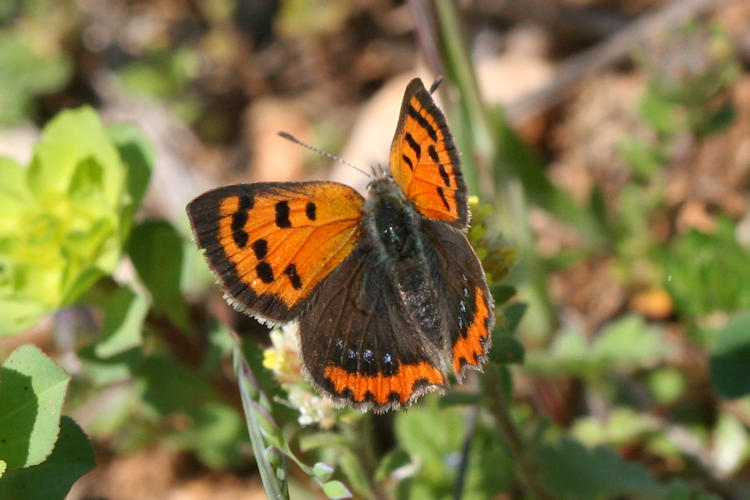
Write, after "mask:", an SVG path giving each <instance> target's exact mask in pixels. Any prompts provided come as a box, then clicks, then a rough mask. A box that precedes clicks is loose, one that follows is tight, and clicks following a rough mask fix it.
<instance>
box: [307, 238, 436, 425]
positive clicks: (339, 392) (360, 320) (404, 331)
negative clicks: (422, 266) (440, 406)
mask: <svg viewBox="0 0 750 500" xmlns="http://www.w3.org/2000/svg"><path fill="white" fill-rule="evenodd" d="M365 247H366V244H364V245H362V246H360V247H359V249H358V250H355V251H354V253H353V254H352V255H351V256H350V257H349V258H348V259H347V260H346V261H344V263H343V264H342V265H341V266H339V268H338V269H336V270H335V271H334V272H333V273H331V275H330V276H329V277H328V278H327V279H326V280H325V281H324V282H323V283H322V284H321V286H320V288H319V289H318V290H317V291H316V294H315V297H314V299H313V300H312V301H311V303H310V307H309V309H306V311H305V312H304V313H303V315H302V316H301V317H300V323H299V328H300V341H301V346H302V359H303V361H304V365H305V367H306V368H307V372H308V376H309V378H310V379H311V381H312V382H313V384H314V385H315V386H316V388H317V389H318V390H319V391H320V392H322V393H324V394H326V395H328V396H330V397H331V398H332V399H333V400H334V401H336V402H338V403H341V404H348V405H351V406H354V407H356V408H359V409H360V410H373V411H375V412H383V411H386V410H389V409H396V408H402V407H405V406H408V405H410V404H411V403H413V402H414V401H415V400H416V399H417V398H419V396H421V395H422V394H424V393H426V392H429V391H434V390H443V389H444V387H445V384H446V379H445V375H444V373H443V370H442V366H441V364H440V349H441V346H435V345H434V344H432V343H431V342H430V340H429V339H427V338H426V337H425V336H424V335H422V334H420V333H419V331H418V329H417V328H416V326H415V325H413V324H411V322H410V320H409V319H408V318H407V315H406V314H405V312H404V309H403V306H402V305H401V301H400V298H399V297H398V296H396V295H395V292H394V291H393V289H392V287H391V284H390V283H389V282H388V280H387V278H386V276H385V270H384V269H382V268H381V267H379V263H378V261H377V259H376V258H375V257H374V256H373V255H372V254H371V253H369V252H368V251H367V249H366V248H365Z"/></svg>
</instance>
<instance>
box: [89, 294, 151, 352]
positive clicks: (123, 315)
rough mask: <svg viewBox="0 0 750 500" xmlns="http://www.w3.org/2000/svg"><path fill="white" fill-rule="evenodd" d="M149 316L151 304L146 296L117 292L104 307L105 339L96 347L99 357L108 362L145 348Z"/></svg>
mask: <svg viewBox="0 0 750 500" xmlns="http://www.w3.org/2000/svg"><path fill="white" fill-rule="evenodd" d="M147 312H148V302H147V301H146V298H145V297H144V296H143V295H139V294H137V293H135V292H133V291H132V290H131V289H129V288H125V287H121V288H118V289H117V290H115V292H114V293H113V294H112V296H111V297H108V298H107V300H106V301H105V303H104V323H103V324H102V339H101V340H100V341H99V342H97V343H96V346H95V347H94V352H95V353H96V355H97V356H98V357H100V358H108V357H110V356H113V355H115V354H120V353H123V352H125V351H127V350H129V349H131V348H133V347H137V346H139V345H141V342H142V337H141V332H142V329H143V320H144V319H145V318H146V313H147Z"/></svg>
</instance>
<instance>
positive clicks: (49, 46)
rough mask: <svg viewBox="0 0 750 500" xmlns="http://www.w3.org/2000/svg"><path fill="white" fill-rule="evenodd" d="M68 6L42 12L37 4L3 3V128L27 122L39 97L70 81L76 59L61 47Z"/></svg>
mask: <svg viewBox="0 0 750 500" xmlns="http://www.w3.org/2000/svg"><path fill="white" fill-rule="evenodd" d="M67 3H68V2H67V1H62V2H55V4H57V5H54V6H53V5H52V4H50V5H49V6H41V7H42V8H40V6H39V5H38V2H36V1H29V2H11V1H5V2H2V4H3V5H2V6H0V125H11V124H15V123H18V122H21V121H23V120H25V119H27V118H28V116H29V114H31V113H32V112H33V111H34V109H33V99H34V98H35V97H36V96H38V95H41V94H48V93H52V92H55V91H57V90H60V89H61V88H62V87H63V86H64V85H65V84H67V82H68V81H69V80H70V77H71V73H72V71H71V70H72V68H71V59H72V58H71V55H70V54H69V53H68V52H66V51H64V50H62V47H61V46H60V45H61V42H62V38H63V37H64V34H65V33H64V31H65V29H66V26H65V23H61V22H60V15H59V14H60V11H61V10H63V9H65V8H66V7H67V5H66V4H67ZM13 4H15V5H13ZM35 4H37V5H35Z"/></svg>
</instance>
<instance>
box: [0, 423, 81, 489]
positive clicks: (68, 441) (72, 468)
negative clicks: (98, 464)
mask: <svg viewBox="0 0 750 500" xmlns="http://www.w3.org/2000/svg"><path fill="white" fill-rule="evenodd" d="M94 465H95V458H94V450H93V449H92V448H91V445H90V444H89V442H88V439H86V435H85V434H84V433H83V431H82V430H81V428H80V427H78V424H76V423H75V422H74V421H73V419H71V418H69V417H62V419H61V420H60V434H59V437H58V439H57V442H56V443H55V448H54V449H53V450H52V453H51V454H50V455H49V456H48V457H47V459H46V460H45V461H44V462H42V463H40V464H38V465H34V466H31V467H27V468H23V469H14V470H9V471H8V472H7V473H6V474H5V476H3V477H2V478H0V500H16V499H19V498H23V499H24V500H48V499H51V498H65V496H66V494H67V493H68V491H69V490H70V488H71V486H73V483H75V482H76V480H78V478H79V477H81V476H83V475H84V474H86V473H87V472H88V471H90V470H91V469H93V468H94Z"/></svg>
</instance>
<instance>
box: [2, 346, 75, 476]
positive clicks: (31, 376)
mask: <svg viewBox="0 0 750 500" xmlns="http://www.w3.org/2000/svg"><path fill="white" fill-rule="evenodd" d="M69 382H70V377H69V376H68V375H67V374H66V373H65V372H64V371H62V370H61V369H60V368H59V367H58V366H57V365H56V364H55V363H53V362H52V360H50V359H49V358H48V357H47V356H46V355H45V354H44V353H42V351H40V350H39V348H37V347H35V346H33V345H23V346H21V347H19V348H18V349H16V350H15V351H13V352H12V353H11V354H10V356H8V358H7V359H6V360H5V362H4V363H3V365H2V367H0V383H2V386H0V390H1V391H2V392H0V395H1V396H2V397H0V458H2V460H4V461H5V462H6V463H7V465H8V467H9V468H11V469H12V468H16V467H27V466H29V465H36V464H38V463H40V462H42V461H43V460H44V459H45V458H46V457H47V455H49V453H50V452H51V451H52V447H53V446H54V444H55V441H56V440H57V433H58V432H59V425H60V412H61V410H62V404H63V399H64V398H65V392H66V390H67V388H68V383H69Z"/></svg>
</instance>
